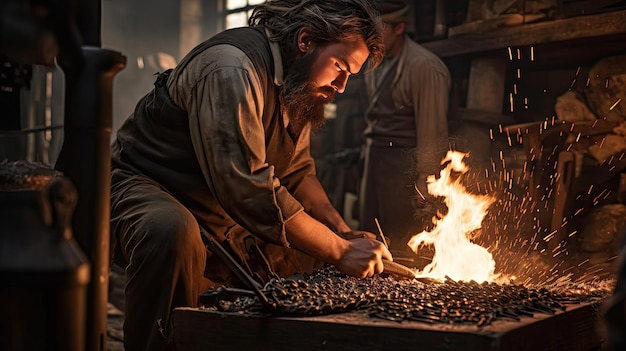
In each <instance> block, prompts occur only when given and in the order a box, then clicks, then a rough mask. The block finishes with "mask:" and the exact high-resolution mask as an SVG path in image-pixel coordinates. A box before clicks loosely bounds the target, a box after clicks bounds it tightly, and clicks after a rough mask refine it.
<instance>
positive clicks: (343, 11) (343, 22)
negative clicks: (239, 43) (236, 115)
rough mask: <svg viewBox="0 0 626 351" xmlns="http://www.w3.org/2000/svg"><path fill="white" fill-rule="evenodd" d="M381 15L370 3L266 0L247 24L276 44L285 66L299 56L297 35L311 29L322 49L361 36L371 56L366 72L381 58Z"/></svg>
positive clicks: (328, 0)
mask: <svg viewBox="0 0 626 351" xmlns="http://www.w3.org/2000/svg"><path fill="white" fill-rule="evenodd" d="M379 15H380V12H379V10H378V8H377V7H376V5H375V4H374V3H373V2H372V1H371V0H268V1H267V2H265V3H263V4H260V5H257V6H256V7H255V8H254V10H253V11H252V16H250V20H249V21H248V24H249V25H250V26H258V25H263V26H266V27H267V28H268V29H269V30H270V32H271V33H272V38H271V39H272V40H275V41H277V42H278V43H279V45H280V47H281V51H282V52H281V54H282V56H283V60H284V62H283V63H284V65H285V67H290V66H291V63H292V62H293V60H294V59H295V58H296V57H297V56H298V45H297V43H298V32H299V30H300V29H301V28H302V27H307V28H309V29H310V30H311V34H312V38H313V40H314V41H315V42H316V44H318V45H320V46H325V45H328V44H331V43H336V42H339V41H343V40H350V39H354V38H358V37H361V38H363V40H364V41H365V44H366V45H367V47H368V49H369V52H370V56H369V59H368V64H367V68H366V71H370V70H372V69H374V68H376V66H378V65H379V64H380V62H381V61H382V59H383V55H384V44H383V41H382V29H383V25H382V22H381V20H380V17H379Z"/></svg>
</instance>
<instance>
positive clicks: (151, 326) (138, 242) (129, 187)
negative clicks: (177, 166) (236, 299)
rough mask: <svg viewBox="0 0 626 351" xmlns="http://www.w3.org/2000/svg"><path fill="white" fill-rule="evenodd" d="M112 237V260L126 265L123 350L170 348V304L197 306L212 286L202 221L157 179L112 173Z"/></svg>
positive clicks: (171, 306) (171, 307)
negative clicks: (204, 274)
mask: <svg viewBox="0 0 626 351" xmlns="http://www.w3.org/2000/svg"><path fill="white" fill-rule="evenodd" d="M111 237H112V249H113V250H115V257H114V260H115V262H116V263H118V264H120V265H121V266H122V267H126V276H127V285H126V290H125V294H126V305H125V306H126V311H125V312H126V319H125V322H124V347H125V350H126V351H139V350H150V351H158V350H167V349H168V340H167V337H166V335H168V332H167V327H168V320H169V317H170V313H171V311H172V309H173V308H174V307H178V306H190V307H194V306H197V304H198V297H199V296H200V294H201V293H202V292H203V291H204V290H206V288H208V286H209V285H208V284H209V281H208V280H206V279H204V278H203V273H204V269H205V261H206V257H207V251H206V248H205V246H204V244H203V242H202V239H201V237H200V230H199V226H198V223H197V221H196V220H195V218H194V217H193V215H192V214H191V213H190V212H189V211H188V210H187V209H186V208H185V207H184V206H182V205H181V204H180V203H179V202H178V201H176V199H174V198H173V197H172V196H171V195H170V194H168V193H167V192H165V191H163V190H162V189H161V188H160V187H159V185H158V184H156V183H154V182H153V181H151V180H149V179H147V178H143V177H138V176H130V177H119V176H115V173H114V176H113V179H112V184H111Z"/></svg>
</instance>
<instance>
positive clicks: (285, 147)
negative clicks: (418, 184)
mask: <svg viewBox="0 0 626 351" xmlns="http://www.w3.org/2000/svg"><path fill="white" fill-rule="evenodd" d="M249 24H250V27H246V28H237V29H231V30H227V31H224V32H222V33H220V34H217V35H216V36H214V37H213V38H211V39H209V40H207V41H206V42H204V43H202V44H200V45H198V46H197V47H196V48H194V49H193V50H192V51H191V52H190V53H189V54H188V55H187V56H186V57H185V58H184V59H183V60H181V62H180V64H179V65H178V66H177V67H176V68H174V69H173V70H171V71H167V72H164V73H162V74H160V75H158V77H157V79H156V82H155V87H154V89H153V90H152V91H150V92H149V93H148V94H147V95H146V96H145V97H144V98H142V99H141V100H140V101H139V102H138V104H137V107H136V109H135V111H134V113H133V114H132V115H131V116H130V117H129V118H128V119H127V120H126V121H125V123H124V124H123V126H122V127H121V128H120V129H119V130H118V133H117V138H116V141H115V142H114V144H113V146H112V178H111V238H112V243H111V247H112V248H113V249H114V253H113V254H114V257H113V261H114V262H115V263H117V264H119V265H121V266H122V267H125V269H126V275H127V285H126V290H125V293H126V304H125V306H126V311H125V312H126V319H125V326H124V335H125V340H124V344H125V349H126V350H127V351H136V350H151V351H153V350H162V349H168V347H170V346H169V345H168V342H167V335H168V328H167V325H168V319H169V316H170V312H171V311H172V309H173V308H174V307H179V306H191V307H193V306H196V305H197V303H198V298H199V295H200V294H201V293H202V292H203V291H204V290H205V289H206V288H208V287H209V286H211V285H213V286H214V285H216V284H224V285H231V286H236V285H239V284H241V282H240V281H238V280H237V279H234V278H233V277H232V274H231V272H230V271H229V270H228V269H227V267H226V266H225V264H224V263H223V262H221V261H220V260H219V259H218V257H217V256H216V255H215V254H213V253H212V252H211V251H210V250H207V246H205V242H206V238H203V236H204V235H206V236H208V237H210V238H211V239H214V241H217V242H220V243H221V244H222V245H223V246H224V247H225V248H226V249H227V250H229V251H230V252H231V253H233V254H234V256H235V257H237V258H238V259H239V260H240V261H241V265H242V267H245V268H246V269H249V270H250V273H251V276H255V277H256V276H258V277H261V278H264V277H265V278H267V277H269V276H270V273H278V274H279V275H281V276H288V275H290V274H293V273H297V272H303V273H306V272H307V271H310V270H311V269H312V268H313V267H315V263H316V262H325V263H329V264H333V265H335V266H336V267H337V268H338V269H339V270H341V271H342V272H344V273H347V274H350V275H353V276H357V277H367V276H372V275H374V274H378V273H381V272H382V270H383V262H382V259H388V260H391V259H392V257H391V254H390V253H389V251H388V250H387V249H386V247H385V246H384V245H382V244H381V243H380V242H378V241H376V240H373V238H374V237H375V236H374V234H372V233H369V232H364V233H360V234H363V235H361V236H359V237H358V238H356V239H352V240H346V239H344V237H346V236H345V235H340V234H342V233H346V232H350V231H351V228H349V227H348V225H347V224H346V223H345V222H344V220H343V219H342V217H341V216H340V215H339V213H338V212H337V211H336V210H335V209H334V208H333V207H332V205H331V204H330V201H329V200H328V197H327V196H326V193H325V192H324V190H323V189H322V187H321V185H320V183H319V181H318V179H317V177H316V175H315V166H314V161H313V159H312V157H311V155H310V152H309V141H310V133H311V130H312V129H314V128H317V127H319V126H320V125H322V124H323V122H324V115H323V111H324V105H325V104H327V103H329V102H330V101H332V99H333V96H334V94H335V93H336V92H338V93H341V92H343V91H344V89H345V86H346V83H347V80H348V77H349V76H350V75H351V74H354V73H357V72H358V71H359V70H361V68H362V66H363V65H364V64H365V62H366V61H368V62H371V63H372V67H371V68H373V67H375V66H376V65H377V64H378V63H379V62H380V61H381V60H382V52H383V47H382V46H383V44H382V38H381V33H382V31H381V30H382V27H381V23H380V20H379V18H378V11H377V9H376V8H375V7H373V6H372V4H371V3H370V1H369V0H334V1H315V0H274V1H271V0H270V1H267V2H266V3H264V4H262V5H259V6H257V7H256V8H255V9H254V10H253V13H252V16H251V17H250V21H249ZM368 58H369V60H368ZM367 68H369V67H366V69H367ZM201 228H202V230H201ZM251 237H252V238H253V239H254V241H253V242H255V243H258V247H260V248H261V251H262V252H265V256H267V259H268V261H269V263H270V265H271V266H272V268H273V272H272V271H271V270H270V273H267V272H265V273H267V274H266V275H265V276H263V272H261V271H259V270H258V269H257V267H256V265H255V262H261V260H260V259H259V260H257V261H255V260H254V259H253V257H251V256H252V254H249V252H251V251H249V250H247V246H246V245H247V244H246V243H245V241H246V240H244V239H250V238H251ZM353 237H354V236H353ZM203 239H204V241H203ZM255 252H256V251H255Z"/></svg>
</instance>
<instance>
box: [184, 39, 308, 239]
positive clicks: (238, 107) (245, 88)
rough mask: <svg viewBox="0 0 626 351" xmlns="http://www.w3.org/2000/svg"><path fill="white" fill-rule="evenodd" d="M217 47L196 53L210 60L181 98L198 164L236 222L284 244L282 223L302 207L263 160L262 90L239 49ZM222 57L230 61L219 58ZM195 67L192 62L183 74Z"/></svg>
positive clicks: (210, 186) (271, 167) (216, 196)
mask: <svg viewBox="0 0 626 351" xmlns="http://www.w3.org/2000/svg"><path fill="white" fill-rule="evenodd" d="M221 49H222V50H221V52H218V53H217V54H213V55H212V56H211V57H201V60H202V59H205V60H206V59H209V60H211V62H212V64H211V65H208V66H209V67H208V68H200V67H201V66H198V67H199V69H202V70H203V71H202V72H201V74H200V75H199V76H196V78H195V79H196V80H197V81H196V82H195V83H194V84H192V85H191V86H190V89H189V95H188V96H187V97H186V99H185V100H186V110H187V112H188V114H189V128H190V133H191V138H192V141H193V145H194V149H195V152H196V155H197V158H198V162H199V164H200V168H201V169H202V172H203V174H204V177H205V179H206V182H207V185H208V186H209V188H210V190H211V192H212V193H213V194H214V196H215V199H216V200H217V201H218V203H219V204H220V205H221V207H222V208H223V209H224V211H225V212H226V213H227V214H228V215H229V216H230V217H231V218H232V219H233V220H234V221H235V222H237V223H238V224H240V225H241V226H243V227H244V228H246V229H247V230H249V231H250V232H252V233H254V234H256V235H259V236H260V237H262V238H263V239H265V240H269V241H271V242H274V243H276V244H280V245H283V246H289V243H288V242H287V239H286V233H285V222H286V221H288V220H289V219H290V218H292V217H293V216H295V215H296V214H297V213H298V212H300V211H302V210H303V207H302V205H301V204H300V203H299V202H298V201H297V200H296V199H295V198H294V197H293V196H292V195H291V194H290V193H289V192H288V191H287V190H286V188H285V187H284V186H283V185H282V184H281V181H280V180H279V179H278V178H277V177H276V176H275V174H274V167H273V166H272V165H270V164H268V163H267V162H266V159H267V158H266V146H265V131H264V125H263V115H262V114H263V109H264V103H265V102H264V101H265V95H264V94H265V92H264V91H263V88H262V84H261V81H260V78H259V77H258V75H257V74H256V72H255V71H254V69H253V66H252V63H251V62H249V60H248V59H247V57H245V55H243V53H241V52H240V51H238V49H236V48H234V47H230V46H223V47H222V48H221ZM233 54H234V55H233ZM224 57H228V58H229V59H230V61H229V62H223V61H224ZM233 57H237V58H238V60H233ZM205 66H207V65H203V66H202V67H205ZM196 71H197V70H195V69H194V67H193V66H192V67H190V68H189V69H188V73H187V74H191V75H193V72H196ZM188 79H190V80H192V79H194V78H192V77H191V76H190V77H188ZM270 84H271V82H270Z"/></svg>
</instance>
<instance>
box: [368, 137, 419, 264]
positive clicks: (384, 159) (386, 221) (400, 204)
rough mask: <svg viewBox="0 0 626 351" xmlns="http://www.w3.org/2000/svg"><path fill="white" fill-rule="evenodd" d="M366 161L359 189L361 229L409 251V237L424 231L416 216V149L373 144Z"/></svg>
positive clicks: (396, 249) (392, 246)
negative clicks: (414, 159)
mask: <svg viewBox="0 0 626 351" xmlns="http://www.w3.org/2000/svg"><path fill="white" fill-rule="evenodd" d="M365 151H366V152H365V164H364V170H363V171H364V173H363V179H362V182H361V189H360V191H359V220H360V227H361V229H362V230H367V231H370V232H372V233H378V227H377V226H376V221H375V219H377V220H378V222H379V223H380V226H381V229H382V232H383V234H384V235H385V236H386V237H387V238H389V239H391V240H390V242H391V243H390V248H391V249H393V250H395V251H401V252H408V251H409V250H410V249H409V248H408V246H407V243H408V241H409V240H410V238H411V237H412V236H413V235H415V234H417V233H419V232H420V231H421V229H420V228H421V227H420V223H418V222H417V221H416V219H415V205H414V201H415V197H416V196H417V193H416V191H415V188H414V186H413V181H414V180H413V177H411V174H410V173H411V172H410V171H411V169H412V167H413V166H414V164H413V162H414V161H413V153H414V151H415V149H413V148H397V147H371V146H367V147H366V150H365Z"/></svg>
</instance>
